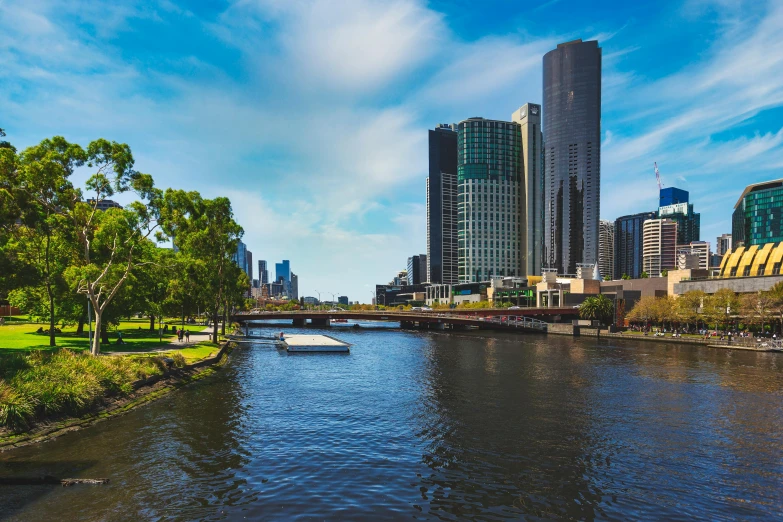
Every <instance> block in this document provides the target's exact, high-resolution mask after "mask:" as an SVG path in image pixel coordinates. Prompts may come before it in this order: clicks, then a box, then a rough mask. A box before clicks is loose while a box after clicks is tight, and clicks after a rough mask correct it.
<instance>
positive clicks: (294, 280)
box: [288, 272, 299, 299]
mask: <svg viewBox="0 0 783 522" xmlns="http://www.w3.org/2000/svg"><path fill="white" fill-rule="evenodd" d="M290 286H291V295H289V296H288V297H290V298H291V299H299V276H298V275H296V274H295V273H293V272H291V285H290Z"/></svg>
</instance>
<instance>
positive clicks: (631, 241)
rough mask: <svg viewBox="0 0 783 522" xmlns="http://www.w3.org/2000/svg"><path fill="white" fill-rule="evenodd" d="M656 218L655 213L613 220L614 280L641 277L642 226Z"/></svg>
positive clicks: (643, 213)
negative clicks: (625, 277) (624, 277)
mask: <svg viewBox="0 0 783 522" xmlns="http://www.w3.org/2000/svg"><path fill="white" fill-rule="evenodd" d="M656 217H657V213H656V212H642V213H640V214H632V215H630V216H622V217H619V218H617V219H616V220H615V222H614V279H621V278H622V277H623V276H628V277H630V278H631V279H638V278H639V276H641V275H642V271H643V270H644V269H643V268H642V251H643V246H644V231H643V225H644V222H645V221H647V220H648V219H655V218H656ZM602 275H603V274H602Z"/></svg>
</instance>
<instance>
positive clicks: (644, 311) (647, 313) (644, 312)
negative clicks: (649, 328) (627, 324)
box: [626, 295, 658, 325]
mask: <svg viewBox="0 0 783 522" xmlns="http://www.w3.org/2000/svg"><path fill="white" fill-rule="evenodd" d="M656 307H657V303H656V300H655V297H654V296H651V295H646V296H644V297H642V298H641V299H639V300H638V301H637V302H636V304H635V305H634V306H633V308H631V311H630V312H628V314H627V315H626V319H628V320H629V321H631V322H634V323H644V324H645V325H647V324H649V323H650V322H651V321H653V320H654V319H655V318H656V315H657V313H658V312H657V309H656Z"/></svg>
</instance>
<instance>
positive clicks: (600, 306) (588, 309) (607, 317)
mask: <svg viewBox="0 0 783 522" xmlns="http://www.w3.org/2000/svg"><path fill="white" fill-rule="evenodd" d="M579 317H581V318H582V319H590V320H595V321H600V322H601V324H602V325H607V324H611V323H612V319H613V317H614V303H612V300H611V299H609V298H608V297H606V296H605V295H603V294H599V295H597V296H591V297H588V298H587V299H585V300H584V301H583V302H582V305H581V306H580V307H579Z"/></svg>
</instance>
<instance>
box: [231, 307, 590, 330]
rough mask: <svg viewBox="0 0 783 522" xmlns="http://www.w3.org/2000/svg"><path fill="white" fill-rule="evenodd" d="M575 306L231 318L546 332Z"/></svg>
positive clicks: (575, 314) (247, 314)
mask: <svg viewBox="0 0 783 522" xmlns="http://www.w3.org/2000/svg"><path fill="white" fill-rule="evenodd" d="M578 316H579V310H577V309H574V308H522V309H519V310H508V309H490V308H486V309H465V310H444V311H440V310H432V311H415V312H414V311H401V310H362V311H347V310H343V311H339V312H337V311H335V312H331V311H324V310H297V311H291V312H257V313H251V312H240V313H238V314H235V315H233V316H232V320H233V321H236V322H238V323H240V324H243V323H247V322H256V321H270V320H291V321H292V324H293V325H294V326H304V325H305V324H307V321H308V320H309V321H310V322H311V324H313V325H314V326H329V325H330V324H331V321H332V320H334V319H347V320H355V321H356V320H358V321H388V322H399V323H400V326H401V327H402V328H425V329H445V328H454V329H457V328H467V327H477V328H481V329H491V330H510V331H528V332H545V331H546V329H547V323H548V322H559V321H570V320H571V319H575V318H578Z"/></svg>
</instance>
